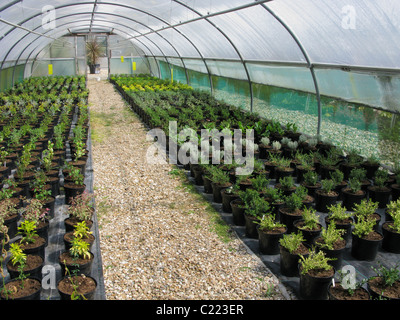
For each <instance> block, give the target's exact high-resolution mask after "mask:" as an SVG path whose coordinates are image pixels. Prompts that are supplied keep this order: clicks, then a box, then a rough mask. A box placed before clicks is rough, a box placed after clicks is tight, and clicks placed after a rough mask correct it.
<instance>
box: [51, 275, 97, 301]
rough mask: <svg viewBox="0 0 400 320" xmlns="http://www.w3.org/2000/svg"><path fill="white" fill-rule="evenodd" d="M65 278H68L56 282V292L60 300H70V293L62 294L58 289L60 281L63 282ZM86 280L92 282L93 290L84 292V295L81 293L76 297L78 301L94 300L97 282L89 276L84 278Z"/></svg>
mask: <svg viewBox="0 0 400 320" xmlns="http://www.w3.org/2000/svg"><path fill="white" fill-rule="evenodd" d="M67 278H68V277H64V278H61V279H60V280H59V281H58V282H57V291H58V293H59V295H60V298H61V300H72V293H69V292H63V291H62V290H61V289H60V284H61V282H62V281H65V280H66V279H67ZM86 278H87V279H90V281H93V282H94V285H95V288H94V289H93V290H91V291H89V292H84V293H82V294H78V295H77V296H76V298H78V299H85V300H93V299H94V295H95V292H96V288H97V281H96V279H94V278H93V277H90V276H86ZM78 291H79V289H78ZM82 296H83V297H82Z"/></svg>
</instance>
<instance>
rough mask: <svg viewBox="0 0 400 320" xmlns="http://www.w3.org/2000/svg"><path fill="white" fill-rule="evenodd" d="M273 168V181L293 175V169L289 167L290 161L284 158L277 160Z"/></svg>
mask: <svg viewBox="0 0 400 320" xmlns="http://www.w3.org/2000/svg"><path fill="white" fill-rule="evenodd" d="M277 160H278V161H277V163H276V167H275V179H276V180H277V181H279V179H280V178H284V177H291V176H293V174H294V168H292V167H291V166H290V164H291V160H290V159H286V158H283V157H282V158H278V159H277Z"/></svg>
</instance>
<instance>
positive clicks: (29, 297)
mask: <svg viewBox="0 0 400 320" xmlns="http://www.w3.org/2000/svg"><path fill="white" fill-rule="evenodd" d="M27 280H28V281H29V282H28V283H27V282H26V281H27ZM24 281H25V283H24V286H28V285H29V284H31V283H32V284H34V285H35V287H36V288H37V289H36V290H35V291H34V292H33V293H31V294H29V295H26V296H21V297H15V298H13V297H12V296H5V294H4V292H2V293H1V299H2V300H16V301H19V300H21V301H22V300H40V293H41V292H42V284H41V281H40V280H39V279H36V278H34V277H28V278H26V279H25V280H24ZM19 282H20V280H19V279H12V280H10V281H9V282H7V283H6V285H5V289H7V287H8V286H10V287H15V285H17V286H20V283H19Z"/></svg>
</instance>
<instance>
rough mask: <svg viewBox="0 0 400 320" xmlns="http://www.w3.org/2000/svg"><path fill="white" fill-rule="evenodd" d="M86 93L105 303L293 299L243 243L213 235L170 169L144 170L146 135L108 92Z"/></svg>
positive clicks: (98, 88) (199, 205)
mask: <svg viewBox="0 0 400 320" xmlns="http://www.w3.org/2000/svg"><path fill="white" fill-rule="evenodd" d="M88 88H89V90H90V94H89V103H90V108H91V126H92V140H93V145H92V152H93V169H94V190H95V196H96V207H97V210H98V213H97V214H98V221H99V233H100V248H101V255H102V261H103V271H104V282H105V290H106V298H107V299H110V300H122V299H171V300H173V299H204V300H212V299H222V300H229V299H269V300H287V299H295V298H294V297H293V295H292V294H290V293H289V292H287V291H286V289H285V288H284V287H283V286H282V285H281V284H280V283H279V282H278V280H277V278H276V277H275V276H274V275H273V274H272V273H271V272H270V271H269V270H268V269H267V268H266V267H265V265H264V264H262V262H261V260H260V259H259V258H258V257H257V256H255V255H254V254H251V253H249V252H248V251H247V249H246V247H245V246H244V245H243V243H242V242H241V240H239V239H238V238H236V237H235V236H234V235H233V236H232V240H231V241H229V242H224V241H222V240H221V239H220V238H219V237H218V235H217V234H216V233H215V232H214V231H212V228H211V219H210V216H209V214H208V213H207V211H206V208H207V204H206V203H204V202H203V201H201V200H200V199H199V197H198V196H196V195H195V194H192V193H191V192H189V191H188V190H186V189H184V188H182V182H181V181H180V180H179V178H177V177H176V176H174V175H171V174H169V172H170V171H171V170H172V169H173V166H172V165H169V164H166V165H152V164H148V163H147V161H146V152H147V149H148V147H149V145H151V143H150V142H148V141H146V129H145V128H144V127H143V125H142V123H141V122H140V120H139V119H138V118H137V117H136V116H135V115H134V114H133V113H132V112H130V111H128V110H129V108H128V107H127V105H125V103H124V102H123V101H122V99H121V97H120V95H119V94H118V93H117V92H116V91H115V90H114V88H113V86H112V85H111V84H110V83H108V82H106V81H88Z"/></svg>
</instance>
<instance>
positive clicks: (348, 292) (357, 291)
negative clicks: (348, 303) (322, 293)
mask: <svg viewBox="0 0 400 320" xmlns="http://www.w3.org/2000/svg"><path fill="white" fill-rule="evenodd" d="M349 271H350V270H347V269H345V271H343V270H337V274H338V275H339V282H336V281H335V282H333V281H332V283H331V284H330V285H329V287H328V296H329V300H370V299H371V296H370V294H369V292H368V290H367V289H364V288H363V287H362V286H363V285H364V284H365V283H366V282H367V279H363V280H361V281H357V279H354V280H352V279H349Z"/></svg>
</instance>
